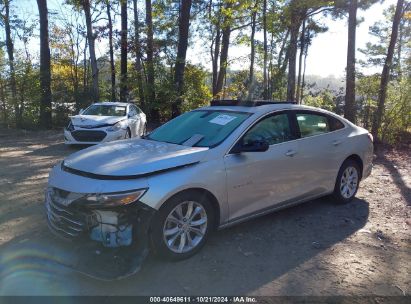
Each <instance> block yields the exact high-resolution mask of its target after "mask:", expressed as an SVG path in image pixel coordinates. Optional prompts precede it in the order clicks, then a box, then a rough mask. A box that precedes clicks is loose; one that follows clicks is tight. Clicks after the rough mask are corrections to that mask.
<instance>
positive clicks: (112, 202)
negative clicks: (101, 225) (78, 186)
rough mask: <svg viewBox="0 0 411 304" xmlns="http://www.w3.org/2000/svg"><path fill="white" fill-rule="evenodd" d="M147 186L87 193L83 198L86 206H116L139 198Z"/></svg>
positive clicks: (127, 203)
mask: <svg viewBox="0 0 411 304" xmlns="http://www.w3.org/2000/svg"><path fill="white" fill-rule="evenodd" d="M146 191H147V188H145V189H138V190H133V191H127V192H115V193H99V194H89V195H87V196H86V197H85V198H84V200H85V201H86V206H87V207H116V206H125V205H129V204H131V203H134V202H135V201H137V200H138V199H140V198H141V197H142V196H143V195H144V193H146Z"/></svg>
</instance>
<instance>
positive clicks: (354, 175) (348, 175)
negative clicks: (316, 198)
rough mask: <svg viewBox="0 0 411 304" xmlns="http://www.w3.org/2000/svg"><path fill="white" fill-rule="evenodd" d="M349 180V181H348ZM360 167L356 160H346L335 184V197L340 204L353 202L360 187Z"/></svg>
mask: <svg viewBox="0 0 411 304" xmlns="http://www.w3.org/2000/svg"><path fill="white" fill-rule="evenodd" d="M347 179H348V180H347ZM360 180H361V171H360V166H359V165H358V163H357V162H355V161H354V160H351V159H348V160H346V161H345V162H344V163H343V164H342V165H341V168H340V171H339V172H338V175H337V180H336V182H335V187H334V193H333V196H334V198H335V199H336V200H337V202H338V203H340V204H347V203H349V202H351V201H352V200H353V199H354V197H355V195H356V194H357V191H358V188H359V186H360Z"/></svg>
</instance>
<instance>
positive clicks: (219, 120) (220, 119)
mask: <svg viewBox="0 0 411 304" xmlns="http://www.w3.org/2000/svg"><path fill="white" fill-rule="evenodd" d="M236 118H237V117H235V116H230V115H218V116H217V117H214V118H213V119H212V120H210V121H209V122H211V123H213V124H217V125H221V126H225V125H226V124H228V123H229V122H230V121H233V120H234V119H236Z"/></svg>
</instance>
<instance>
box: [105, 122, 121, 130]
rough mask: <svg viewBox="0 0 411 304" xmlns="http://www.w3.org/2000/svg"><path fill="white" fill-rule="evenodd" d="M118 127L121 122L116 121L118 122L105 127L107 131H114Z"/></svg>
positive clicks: (118, 128)
mask: <svg viewBox="0 0 411 304" xmlns="http://www.w3.org/2000/svg"><path fill="white" fill-rule="evenodd" d="M120 129H121V123H120V122H118V123H116V124H115V125H113V126H111V127H108V128H107V131H109V132H115V131H118V130H120Z"/></svg>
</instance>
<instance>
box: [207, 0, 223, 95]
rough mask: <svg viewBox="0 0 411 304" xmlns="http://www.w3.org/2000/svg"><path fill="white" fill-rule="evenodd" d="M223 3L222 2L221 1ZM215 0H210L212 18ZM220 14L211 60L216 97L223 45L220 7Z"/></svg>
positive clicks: (219, 10)
mask: <svg viewBox="0 0 411 304" xmlns="http://www.w3.org/2000/svg"><path fill="white" fill-rule="evenodd" d="M219 5H221V2H219ZM212 6H213V1H212V0H210V13H209V15H210V16H209V17H210V20H211V18H212V15H211V11H212ZM217 14H218V16H217V23H216V34H215V39H214V40H213V43H214V48H213V44H211V60H212V70H213V71H212V74H213V79H212V81H213V86H212V93H213V97H214V92H216V90H217V78H218V59H219V57H220V45H221V9H220V7H219V8H218V13H217Z"/></svg>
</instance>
